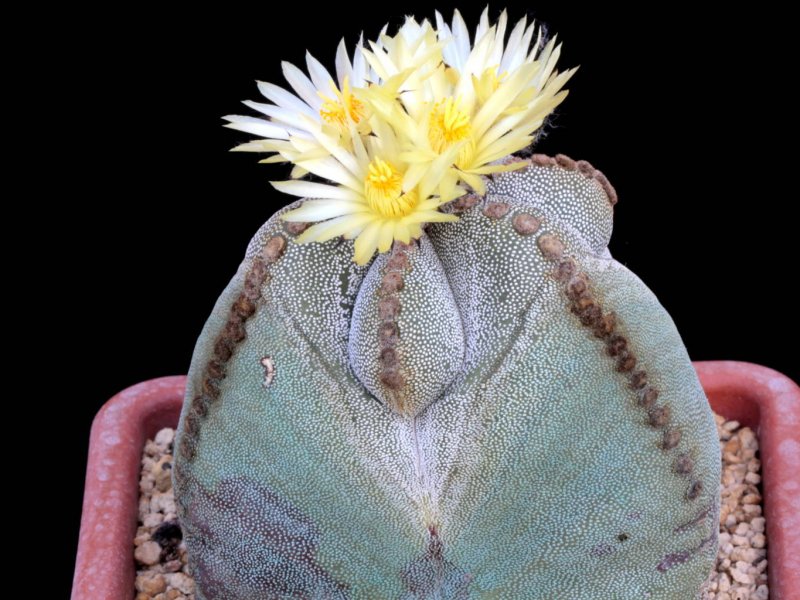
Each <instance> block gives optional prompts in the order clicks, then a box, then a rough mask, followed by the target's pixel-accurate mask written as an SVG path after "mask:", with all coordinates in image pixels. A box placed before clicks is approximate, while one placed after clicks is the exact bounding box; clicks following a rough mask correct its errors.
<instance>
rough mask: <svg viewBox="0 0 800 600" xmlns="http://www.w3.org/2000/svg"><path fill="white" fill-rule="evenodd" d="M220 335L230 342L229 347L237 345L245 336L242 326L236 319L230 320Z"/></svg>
mask: <svg viewBox="0 0 800 600" xmlns="http://www.w3.org/2000/svg"><path fill="white" fill-rule="evenodd" d="M222 335H223V336H225V337H226V338H227V339H228V340H230V343H231V345H234V344H238V343H239V342H241V341H242V340H243V339H244V338H245V337H246V335H247V332H246V331H245V329H244V325H243V324H242V322H241V321H239V320H238V319H231V320H229V321H228V322H227V324H226V325H225V329H224V330H223V332H222Z"/></svg>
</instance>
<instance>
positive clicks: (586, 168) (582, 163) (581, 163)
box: [575, 160, 596, 177]
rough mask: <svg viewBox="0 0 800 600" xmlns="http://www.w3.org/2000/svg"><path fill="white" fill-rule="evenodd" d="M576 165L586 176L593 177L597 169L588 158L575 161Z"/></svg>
mask: <svg viewBox="0 0 800 600" xmlns="http://www.w3.org/2000/svg"><path fill="white" fill-rule="evenodd" d="M575 166H576V167H577V168H578V171H580V172H581V173H582V174H583V175H585V176H586V177H592V176H593V175H594V173H595V170H596V169H595V168H594V167H593V166H592V164H591V163H590V162H589V161H588V160H578V161H576V162H575Z"/></svg>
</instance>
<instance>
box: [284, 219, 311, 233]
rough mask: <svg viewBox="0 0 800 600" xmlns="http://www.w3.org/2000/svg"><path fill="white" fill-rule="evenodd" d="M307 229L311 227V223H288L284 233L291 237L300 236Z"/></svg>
mask: <svg viewBox="0 0 800 600" xmlns="http://www.w3.org/2000/svg"><path fill="white" fill-rule="evenodd" d="M309 227H311V223H305V222H303V221H288V222H287V223H286V232H287V233H289V234H291V235H300V234H301V233H303V232H304V231H305V230H306V229H308V228H309Z"/></svg>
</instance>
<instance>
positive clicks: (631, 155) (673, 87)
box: [33, 2, 797, 590]
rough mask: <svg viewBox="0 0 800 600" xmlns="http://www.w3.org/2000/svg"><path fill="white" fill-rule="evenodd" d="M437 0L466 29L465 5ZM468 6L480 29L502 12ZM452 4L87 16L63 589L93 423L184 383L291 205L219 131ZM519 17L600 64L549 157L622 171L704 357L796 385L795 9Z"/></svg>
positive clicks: (72, 208)
mask: <svg viewBox="0 0 800 600" xmlns="http://www.w3.org/2000/svg"><path fill="white" fill-rule="evenodd" d="M437 6H438V7H439V8H441V9H442V10H443V11H444V12H445V16H446V17H447V18H449V16H450V13H451V12H452V7H453V6H454V4H452V3H444V2H440V3H438V4H437ZM461 6H462V12H463V14H464V16H465V19H466V20H467V23H468V24H470V26H471V27H472V26H474V24H476V23H477V19H478V16H479V13H480V11H481V9H482V6H481V5H478V4H470V5H467V4H466V3H464V4H462V5H461ZM433 8H434V5H432V4H430V3H414V2H403V3H402V4H393V3H388V2H386V3H375V4H374V5H372V6H370V7H368V8H359V7H358V6H357V5H356V4H355V3H328V4H327V5H325V6H323V7H320V8H312V7H311V6H310V5H309V4H307V3H303V2H292V3H286V4H281V5H278V4H275V3H270V4H268V3H262V5H261V7H260V8H255V9H254V8H252V7H249V8H241V7H239V8H234V7H232V6H231V5H228V4H226V5H225V7H217V8H213V9H201V8H198V6H193V7H192V8H191V9H189V10H187V11H186V12H184V13H181V14H166V13H163V12H160V11H152V12H147V11H143V10H134V9H128V10H127V11H126V9H124V8H120V9H119V11H118V12H117V14H113V15H112V14H107V13H100V14H98V13H96V12H95V13H93V14H88V13H87V14H86V15H81V14H76V13H75V14H72V15H71V18H72V19H73V21H74V26H72V25H71V29H69V30H68V32H67V34H68V37H69V40H68V41H66V42H65V43H64V46H63V48H62V49H63V55H62V56H59V55H58V54H59V53H58V52H56V56H54V60H55V64H56V65H57V66H56V67H54V69H55V70H58V71H59V73H58V75H59V77H63V78H64V80H65V81H67V82H68V85H66V86H63V87H59V89H58V90H51V91H53V92H58V94H54V97H60V98H63V99H64V102H65V103H66V106H67V107H68V108H66V109H65V107H64V106H63V105H58V106H50V108H51V109H52V111H53V112H54V113H56V114H59V115H62V116H64V117H66V119H64V120H65V121H68V122H70V123H71V124H72V125H71V128H70V129H69V130H68V131H67V132H66V133H65V132H64V131H60V132H50V133H51V134H52V135H56V133H58V135H59V136H60V139H61V142H62V144H63V146H61V147H60V148H61V149H62V150H63V149H64V148H66V152H60V155H61V156H60V157H59V158H57V159H56V160H64V161H67V162H68V163H69V164H70V167H71V168H70V170H69V175H67V176H66V177H64V178H63V179H61V180H59V181H58V182H57V184H58V185H59V186H61V187H62V189H64V190H65V194H64V197H65V198H67V197H69V198H72V197H75V200H66V199H64V200H63V201H59V202H56V203H55V204H56V206H55V207H54V208H52V209H49V212H48V218H49V219H50V220H52V223H54V224H56V225H61V224H62V223H63V224H64V226H63V227H61V232H60V236H63V237H60V238H59V242H58V246H57V253H56V257H55V258H56V259H57V262H58V265H59V267H58V268H57V269H56V274H55V277H54V279H53V280H52V285H54V286H58V289H60V290H62V297H64V298H67V299H69V298H71V299H72V302H71V304H70V307H69V309H68V310H66V311H65V312H64V314H63V315H62V318H60V319H58V320H59V322H60V325H61V326H64V327H65V328H66V329H65V331H63V332H62V334H61V335H62V336H63V338H62V339H67V340H72V341H74V342H75V343H76V345H77V346H80V347H85V348H88V349H89V350H90V352H89V353H88V354H87V353H86V351H77V350H76V351H73V350H72V346H71V345H70V344H67V349H68V350H69V351H67V352H64V356H61V357H60V358H59V362H62V363H63V365H64V366H66V367H67V369H68V371H69V372H68V374H67V375H65V377H69V378H70V379H68V381H69V382H75V383H77V384H78V385H76V386H73V385H72V383H70V389H72V390H73V392H71V393H70V395H69V396H68V398H63V395H59V394H60V393H61V390H62V389H63V388H62V387H60V386H61V384H62V383H63V381H59V380H58V378H53V379H52V382H50V381H51V380H47V381H48V383H44V384H43V385H45V386H46V387H47V388H48V389H46V390H45V392H47V393H50V394H53V395H55V396H56V397H59V398H62V401H60V402H58V403H57V404H58V407H57V410H59V409H60V410H61V411H62V412H63V414H58V415H57V417H56V420H57V422H58V426H59V429H60V430H61V432H62V433H65V434H66V440H65V441H64V442H63V443H62V444H61V446H60V450H59V452H58V456H57V463H56V464H57V466H58V469H60V472H61V473H65V474H66V475H67V477H66V488H65V492H64V496H63V498H60V500H61V502H60V505H61V506H63V508H64V510H65V514H63V515H61V516H58V517H57V518H56V519H55V521H56V525H55V526H56V527H61V528H62V530H63V531H62V532H59V533H63V536H62V537H61V538H60V539H63V540H66V541H67V544H65V545H64V547H65V548H66V551H65V552H64V554H63V556H64V557H65V560H64V561H63V564H62V565H61V570H60V571H58V573H57V578H58V581H59V583H63V589H64V590H66V589H67V587H68V585H69V582H70V580H71V572H72V568H73V564H74V563H73V560H74V548H75V544H76V541H77V532H78V526H79V518H80V507H81V493H82V485H83V476H84V471H83V469H84V465H85V458H86V443H87V440H88V436H89V427H90V424H91V419H92V417H93V415H94V413H95V412H96V411H97V409H98V408H99V407H100V406H101V405H102V403H103V402H104V401H105V400H106V399H108V398H109V397H110V396H112V395H113V394H114V393H116V392H117V391H119V390H121V389H123V388H125V387H127V386H129V385H132V384H134V383H137V382H139V381H143V380H146V379H150V378H153V377H158V376H162V375H171V374H179V373H185V372H186V370H187V368H188V365H189V360H190V358H191V352H192V348H193V345H194V342H195V339H196V337H197V335H198V333H199V332H200V328H201V327H202V325H203V322H204V320H205V319H206V317H207V316H208V314H209V312H210V310H211V308H212V306H213V303H214V301H215V300H216V298H217V296H218V295H219V293H220V292H221V291H222V289H223V288H224V286H225V285H226V283H227V281H228V279H229V278H230V277H231V276H232V275H233V273H234V271H235V269H236V267H237V265H238V262H239V261H240V260H241V258H242V256H243V253H244V250H245V247H246V245H247V242H248V240H249V238H250V236H251V235H252V234H253V233H255V231H256V230H257V229H258V227H259V226H260V225H261V224H262V223H263V222H264V221H265V220H266V219H267V218H269V216H270V215H271V214H272V212H273V211H275V210H276V209H277V208H279V207H280V206H281V205H282V204H283V203H285V202H287V201H288V200H289V198H288V197H287V196H282V195H280V194H279V193H277V192H275V191H274V190H272V189H271V187H270V186H269V184H268V181H269V180H270V179H281V178H284V177H285V176H286V175H287V172H288V171H287V169H286V167H285V166H281V165H277V166H276V165H270V166H265V165H258V164H257V162H256V161H257V156H256V155H253V154H239V153H229V152H228V151H227V150H228V149H229V148H230V147H232V146H234V145H235V144H237V143H240V142H242V141H245V140H247V139H249V137H250V136H247V135H246V134H240V133H238V132H233V131H231V130H227V129H223V128H222V127H221V125H222V121H221V119H220V117H221V116H222V115H225V114H230V113H239V114H251V113H250V111H249V110H248V109H247V108H246V107H244V106H242V105H240V104H239V101H240V100H244V99H253V100H259V98H258V92H257V89H256V86H255V80H257V79H260V80H266V81H272V82H275V83H281V84H282V83H283V79H282V76H281V71H280V61H281V60H289V61H290V62H294V63H295V64H298V65H302V63H303V57H304V51H305V49H306V48H309V49H310V50H311V51H312V53H313V54H314V55H315V56H316V57H317V58H319V59H320V60H321V61H322V62H323V63H324V64H326V66H328V67H329V68H331V69H332V67H333V56H334V51H335V48H336V44H337V43H338V41H339V39H340V38H341V37H342V36H345V37H346V39H347V40H348V42H353V41H355V39H356V38H357V35H358V33H359V31H361V30H362V29H363V31H364V32H365V34H366V36H367V37H374V36H375V35H376V34H377V32H378V31H379V28H380V26H381V25H382V24H383V23H384V22H386V21H389V22H390V23H392V25H395V26H396V25H399V24H400V23H401V22H402V16H403V15H405V14H416V15H417V16H418V17H426V16H432V10H433ZM497 8H498V9H499V5H498V7H497ZM511 8H512V10H511V14H510V16H511V18H512V20H513V21H516V19H517V18H519V17H520V16H522V15H523V14H525V12H527V13H528V14H529V15H533V16H535V17H536V18H538V19H539V20H541V21H544V22H546V23H547V24H548V25H549V27H550V30H551V32H557V33H558V36H559V39H561V40H562V41H563V42H564V49H563V55H562V61H561V63H560V66H561V67H569V66H573V65H578V64H579V65H580V66H581V68H580V70H579V72H578V73H577V75H576V76H575V77H574V78H573V80H572V82H571V83H570V85H569V89H570V95H569V97H568V98H567V100H566V101H565V103H564V104H562V106H561V108H560V109H559V110H558V113H557V116H556V118H555V119H554V120H553V123H552V126H551V127H550V128H549V134H548V136H547V137H546V138H545V139H544V140H543V142H542V143H541V144H540V145H539V146H538V151H540V152H545V153H548V154H554V153H557V152H563V153H565V154H567V155H569V156H572V157H573V158H580V159H587V160H589V161H591V162H592V163H593V164H594V165H595V166H596V167H598V168H600V169H602V170H603V171H604V172H605V173H606V174H607V175H608V177H609V179H610V180H611V182H612V183H613V184H614V185H615V187H616V189H617V191H618V193H619V197H620V202H619V204H618V205H617V207H616V216H615V232H614V237H613V240H612V242H611V251H612V253H613V254H614V256H615V257H616V258H617V260H619V261H620V262H622V263H624V264H626V265H627V266H628V267H629V268H631V269H632V270H633V271H634V272H635V273H637V274H638V275H639V276H640V277H641V278H642V279H643V280H644V282H645V283H646V284H647V285H648V286H650V287H651V288H652V289H653V290H654V292H655V293H656V295H657V296H658V297H659V299H660V300H661V302H662V303H663V304H664V306H665V307H666V308H667V310H668V311H669V312H670V314H671V315H672V317H673V318H674V320H675V321H676V323H677V326H678V329H679V330H680V332H681V334H682V335H683V337H684V340H685V342H686V345H687V347H688V349H689V353H690V355H691V356H692V358H693V359H695V360H709V359H733V360H743V361H751V362H756V363H761V364H765V365H768V366H771V367H773V368H776V369H778V370H781V371H783V372H785V373H787V374H789V375H794V376H796V375H797V371H796V363H795V356H793V354H792V353H791V351H789V350H787V349H786V348H785V344H784V343H782V342H783V340H788V339H791V336H792V335H796V333H797V325H796V319H797V308H796V304H797V301H796V297H795V295H794V293H792V292H791V291H790V287H791V286H792V283H793V282H794V280H795V279H796V271H795V270H794V268H793V267H791V266H790V265H791V264H792V262H794V261H792V262H790V259H791V258H796V257H797V252H796V250H795V248H796V246H795V240H796V239H797V234H796V233H795V232H796V229H797V226H796V221H795V220H794V219H793V218H790V217H789V213H790V211H792V212H793V211H794V209H795V204H796V202H797V192H796V189H793V188H792V187H786V186H794V185H796V184H795V183H794V181H793V180H792V178H793V177H795V176H796V166H795V165H793V164H792V160H791V153H790V154H789V155H787V156H782V155H781V153H780V152H778V151H777V148H778V144H779V143H780V142H788V143H789V144H794V143H795V140H794V139H793V135H792V134H790V133H789V131H788V126H789V124H790V122H791V119H792V118H793V117H791V118H790V116H789V115H790V114H792V115H793V114H794V111H792V112H791V113H790V112H789V111H788V110H785V109H784V108H783V102H784V101H785V99H786V96H787V94H786V92H784V91H783V90H784V87H783V86H784V85H785V82H784V79H786V78H791V77H792V76H793V75H792V70H791V69H788V65H787V64H786V63H785V62H784V63H783V64H782V63H781V62H780V61H781V58H780V57H781V56H784V55H783V54H782V48H781V47H780V44H781V43H782V41H783V40H784V39H785V38H783V37H782V36H781V35H780V34H778V33H777V31H776V27H777V24H778V22H779V21H780V19H779V17H778V16H776V15H761V14H757V13H751V14H747V15H743V14H739V13H734V12H709V13H708V14H703V13H701V12H698V10H697V9H696V8H695V7H693V6H691V5H677V4H674V3H670V4H652V3H651V4H648V5H647V6H646V7H645V6H644V5H642V6H639V7H636V6H635V5H631V6H630V7H628V8H623V7H619V8H608V7H601V6H593V7H591V8H589V9H584V8H578V7H576V6H574V5H572V4H571V3H563V2H560V3H555V2H539V3H530V2H525V3H519V6H518V7H514V6H512V7H511ZM497 14H498V11H497V10H494V11H493V12H492V15H493V17H496V16H497ZM97 19H99V21H96V20H97ZM93 22H99V23H102V24H99V25H92V24H91V23H93ZM784 60H785V59H784ZM64 112H66V113H67V114H64ZM65 137H66V138H67V139H66V140H65V139H64V138H65ZM64 142H66V143H64ZM46 173H47V171H43V175H42V178H44V179H46V178H47V175H46ZM33 183H34V185H38V184H39V183H40V182H36V181H34V182H33ZM67 192H68V193H67ZM57 199H58V198H57ZM67 400H68V401H67Z"/></svg>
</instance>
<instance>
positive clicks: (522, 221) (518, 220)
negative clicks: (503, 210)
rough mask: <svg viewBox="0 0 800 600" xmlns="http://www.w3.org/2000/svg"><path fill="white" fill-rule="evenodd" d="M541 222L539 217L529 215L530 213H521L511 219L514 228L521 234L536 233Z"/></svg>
mask: <svg viewBox="0 0 800 600" xmlns="http://www.w3.org/2000/svg"><path fill="white" fill-rule="evenodd" d="M541 224H542V223H541V221H539V219H537V218H536V217H534V216H533V215H529V214H528V213H520V214H518V215H516V216H515V217H514V218H513V219H512V221H511V226H512V227H513V228H514V231H516V232H517V233H518V234H520V235H531V234H532V233H536V232H537V231H538V230H539V227H540V226H541Z"/></svg>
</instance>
